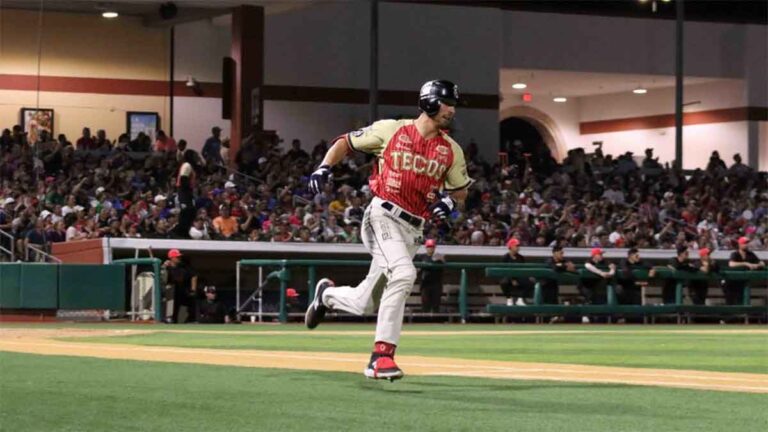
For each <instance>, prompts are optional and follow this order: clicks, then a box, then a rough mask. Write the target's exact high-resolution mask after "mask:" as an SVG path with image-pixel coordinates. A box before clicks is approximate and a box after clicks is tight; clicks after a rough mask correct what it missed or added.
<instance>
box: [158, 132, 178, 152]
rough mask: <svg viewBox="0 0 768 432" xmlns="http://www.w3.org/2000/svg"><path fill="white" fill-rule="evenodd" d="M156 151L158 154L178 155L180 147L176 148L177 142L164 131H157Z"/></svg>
mask: <svg viewBox="0 0 768 432" xmlns="http://www.w3.org/2000/svg"><path fill="white" fill-rule="evenodd" d="M154 150H155V151H156V152H158V153H174V154H175V153H176V151H177V150H178V147H177V146H176V140H175V139H173V137H169V136H168V135H166V134H165V132H164V131H163V130H158V131H157V136H156V139H155V148H154Z"/></svg>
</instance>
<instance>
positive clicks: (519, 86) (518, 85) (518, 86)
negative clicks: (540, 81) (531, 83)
mask: <svg viewBox="0 0 768 432" xmlns="http://www.w3.org/2000/svg"><path fill="white" fill-rule="evenodd" d="M526 87H528V84H526V83H522V82H516V83H514V84H512V88H513V89H516V90H522V89H524V88H526Z"/></svg>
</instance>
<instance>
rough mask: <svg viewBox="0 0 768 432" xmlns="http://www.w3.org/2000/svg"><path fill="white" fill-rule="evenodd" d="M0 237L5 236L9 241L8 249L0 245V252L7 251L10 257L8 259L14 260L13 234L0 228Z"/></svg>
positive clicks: (14, 245) (14, 243)
mask: <svg viewBox="0 0 768 432" xmlns="http://www.w3.org/2000/svg"><path fill="white" fill-rule="evenodd" d="M0 237H5V238H7V239H8V240H9V241H10V249H8V248H5V247H3V246H1V245H0V252H4V253H7V254H8V256H9V258H10V261H15V260H16V241H15V239H14V238H13V235H11V234H10V233H8V232H5V231H3V230H0Z"/></svg>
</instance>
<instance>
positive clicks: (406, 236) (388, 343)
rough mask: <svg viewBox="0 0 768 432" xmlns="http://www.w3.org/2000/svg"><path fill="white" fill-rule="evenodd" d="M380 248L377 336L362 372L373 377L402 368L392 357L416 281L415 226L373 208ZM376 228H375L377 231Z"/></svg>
mask: <svg viewBox="0 0 768 432" xmlns="http://www.w3.org/2000/svg"><path fill="white" fill-rule="evenodd" d="M371 219H372V221H373V225H374V231H376V237H375V238H376V240H377V241H379V242H380V245H379V248H380V249H381V250H383V251H384V256H385V258H386V261H387V273H386V274H387V285H386V288H385V289H384V292H383V293H382V296H381V303H380V305H379V314H378V317H377V321H376V339H375V343H374V349H373V352H372V353H371V360H370V361H369V362H368V366H367V367H366V369H365V376H367V377H369V378H376V379H390V380H394V379H399V378H402V377H403V371H402V370H401V369H400V368H399V367H398V366H397V364H396V363H395V361H394V356H395V349H396V348H397V344H398V342H399V341H400V332H401V330H402V326H403V313H404V311H405V303H406V300H407V299H408V295H409V294H410V293H411V289H412V288H413V283H414V282H415V281H416V267H415V266H414V265H413V256H414V255H415V254H416V251H417V250H418V248H419V243H418V242H417V241H416V239H417V238H418V237H419V235H420V233H419V232H418V230H416V229H414V228H412V227H410V226H407V225H405V224H403V223H401V222H399V221H397V220H395V219H393V218H392V217H390V216H389V215H388V214H384V213H382V214H378V213H377V212H376V211H374V212H373V214H372V217H371ZM377 229H378V231H377Z"/></svg>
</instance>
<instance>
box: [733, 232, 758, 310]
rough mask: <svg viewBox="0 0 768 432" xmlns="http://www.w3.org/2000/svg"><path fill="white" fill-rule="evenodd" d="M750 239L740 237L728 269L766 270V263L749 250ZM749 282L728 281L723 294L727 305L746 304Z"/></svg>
mask: <svg viewBox="0 0 768 432" xmlns="http://www.w3.org/2000/svg"><path fill="white" fill-rule="evenodd" d="M748 243H749V238H747V237H739V240H738V241H737V244H738V249H737V250H736V251H734V252H733V253H731V257H730V259H729V260H728V267H729V268H732V269H742V270H763V269H765V262H763V261H760V259H758V258H757V255H755V253H754V252H752V251H751V250H749V246H748ZM746 284H747V281H736V280H728V281H726V282H725V285H724V286H723V294H725V304H728V305H741V304H743V303H744V287H745V286H746Z"/></svg>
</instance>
